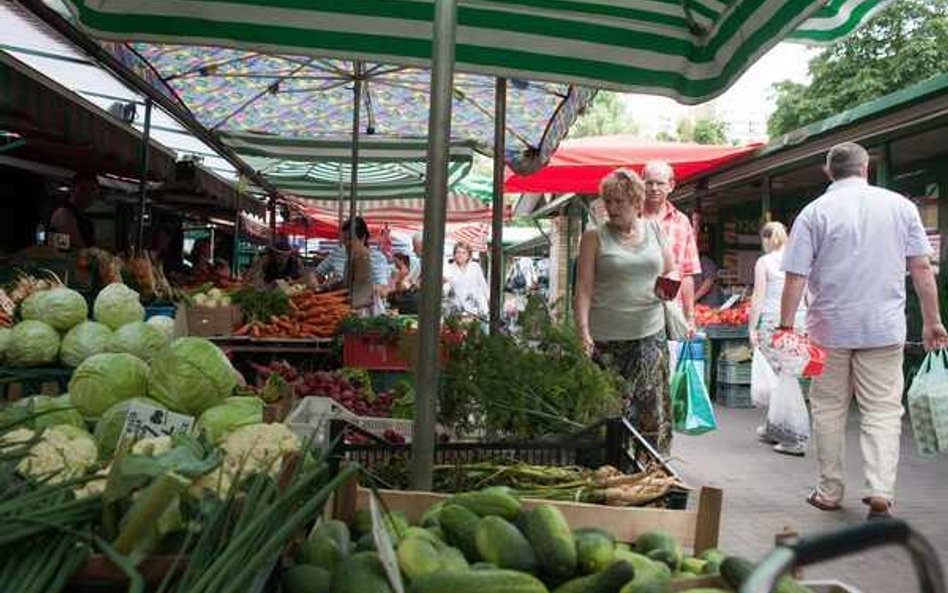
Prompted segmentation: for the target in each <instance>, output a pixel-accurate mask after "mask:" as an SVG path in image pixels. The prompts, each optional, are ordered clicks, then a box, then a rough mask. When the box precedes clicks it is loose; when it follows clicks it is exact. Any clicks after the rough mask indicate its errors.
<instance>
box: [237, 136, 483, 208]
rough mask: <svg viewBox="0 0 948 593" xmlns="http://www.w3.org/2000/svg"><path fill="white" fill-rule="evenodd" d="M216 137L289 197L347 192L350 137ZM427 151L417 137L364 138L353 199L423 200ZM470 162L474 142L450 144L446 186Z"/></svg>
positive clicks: (464, 172) (320, 197) (327, 196)
mask: <svg viewBox="0 0 948 593" xmlns="http://www.w3.org/2000/svg"><path fill="white" fill-rule="evenodd" d="M221 139H222V140H223V141H224V143H226V144H227V145H228V146H230V147H231V148H233V149H234V151H235V152H236V153H237V154H239V155H240V156H241V158H243V159H244V160H245V161H246V162H247V163H248V164H249V165H251V166H252V167H253V168H254V169H256V170H257V171H260V172H261V173H262V174H263V175H264V176H265V177H266V178H267V180H268V181H270V182H271V183H272V184H273V185H275V186H276V187H278V188H279V189H281V190H283V191H284V192H286V193H288V194H293V195H296V196H299V197H303V198H311V199H316V200H327V199H328V200H335V199H338V198H340V197H346V196H348V195H349V194H350V184H351V174H352V164H351V162H352V139H351V138H287V137H280V136H271V135H266V134H253V133H242V134H237V133H226V134H222V135H221ZM427 149H428V145H427V141H426V140H425V139H422V138H414V139H393V138H376V137H373V136H366V137H363V138H362V139H361V140H360V142H359V160H360V164H359V177H358V179H359V181H358V188H357V192H356V193H357V196H358V199H359V200H390V199H393V198H405V199H411V198H423V197H424V196H425V192H426V189H425V181H426V175H425V170H426V161H427ZM473 158H474V146H473V143H471V142H458V141H456V142H453V143H452V144H451V150H450V163H449V165H448V173H449V177H448V184H449V187H452V186H454V184H456V183H457V182H458V181H460V180H462V179H463V178H464V177H465V176H466V175H467V174H468V173H469V172H470V170H471V165H472V163H473Z"/></svg>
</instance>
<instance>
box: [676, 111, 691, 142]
mask: <svg viewBox="0 0 948 593" xmlns="http://www.w3.org/2000/svg"><path fill="white" fill-rule="evenodd" d="M677 132H678V138H677V140H678V142H693V141H694V139H695V122H694V120H693V119H691V118H690V117H683V118H681V119H680V120H678V128H677Z"/></svg>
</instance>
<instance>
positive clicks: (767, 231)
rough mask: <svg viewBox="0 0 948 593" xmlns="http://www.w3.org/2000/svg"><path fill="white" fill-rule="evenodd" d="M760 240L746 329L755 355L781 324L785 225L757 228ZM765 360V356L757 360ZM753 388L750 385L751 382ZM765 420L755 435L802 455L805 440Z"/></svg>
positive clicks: (781, 449) (800, 315)
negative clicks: (789, 435)
mask: <svg viewBox="0 0 948 593" xmlns="http://www.w3.org/2000/svg"><path fill="white" fill-rule="evenodd" d="M760 240H761V245H762V246H763V250H764V255H762V256H761V257H760V258H758V260H757V264H756V265H755V266H754V293H753V295H752V296H751V309H750V315H749V316H748V323H747V329H748V334H749V335H750V342H751V345H752V346H753V347H754V356H755V357H757V356H761V354H760V349H759V346H760V345H761V344H768V343H769V342H770V336H771V335H773V332H774V330H775V329H776V328H777V326H778V325H779V324H780V299H781V296H782V295H783V283H784V272H783V267H782V266H783V248H784V245H786V243H787V227H785V226H784V225H783V224H782V223H779V222H776V221H772V222H768V223H767V224H765V225H764V226H763V227H761V229H760ZM803 313H804V311H803V310H802V309H801V310H800V311H797V323H796V325H797V327H798V328H801V327H802V319H803ZM760 363H764V364H767V362H766V360H763V361H758V364H760ZM751 387H752V389H753V387H754V386H753V385H752V386H751ZM772 432H773V431H772V430H771V429H770V427H769V426H768V425H767V424H764V425H763V426H759V427H757V437H758V438H759V439H760V440H761V441H764V442H766V443H771V444H774V451H776V452H778V453H784V454H787V455H796V456H802V455H804V454H805V450H806V448H805V441H804V442H800V440H799V439H791V440H792V441H793V442H790V441H789V440H786V439H780V438H778V436H777V435H774V434H772Z"/></svg>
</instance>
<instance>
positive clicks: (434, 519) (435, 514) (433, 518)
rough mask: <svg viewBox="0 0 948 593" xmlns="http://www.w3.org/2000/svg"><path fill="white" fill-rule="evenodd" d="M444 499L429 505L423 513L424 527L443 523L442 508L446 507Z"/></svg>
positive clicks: (422, 524) (422, 521)
mask: <svg viewBox="0 0 948 593" xmlns="http://www.w3.org/2000/svg"><path fill="white" fill-rule="evenodd" d="M444 505H445V503H444V501H442V502H438V503H435V504H433V505H431V506H430V507H428V510H426V511H425V512H424V513H422V515H421V526H422V527H436V526H438V525H440V524H441V518H440V515H441V509H443V508H444Z"/></svg>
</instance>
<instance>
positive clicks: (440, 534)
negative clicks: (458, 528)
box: [424, 523, 448, 543]
mask: <svg viewBox="0 0 948 593" xmlns="http://www.w3.org/2000/svg"><path fill="white" fill-rule="evenodd" d="M424 529H425V531H427V532H428V533H430V534H431V536H432V537H434V538H435V539H437V540H438V541H441V542H445V543H447V541H448V538H447V536H445V535H444V529H441V524H440V523H439V524H438V525H433V526H431V527H425V528H424Z"/></svg>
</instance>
